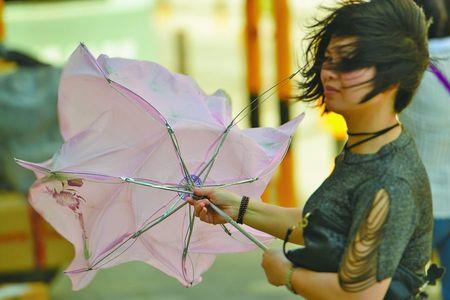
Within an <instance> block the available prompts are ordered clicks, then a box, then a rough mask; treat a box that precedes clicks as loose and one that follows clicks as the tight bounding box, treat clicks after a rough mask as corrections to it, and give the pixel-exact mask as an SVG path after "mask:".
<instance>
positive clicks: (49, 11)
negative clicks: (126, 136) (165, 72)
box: [0, 0, 439, 300]
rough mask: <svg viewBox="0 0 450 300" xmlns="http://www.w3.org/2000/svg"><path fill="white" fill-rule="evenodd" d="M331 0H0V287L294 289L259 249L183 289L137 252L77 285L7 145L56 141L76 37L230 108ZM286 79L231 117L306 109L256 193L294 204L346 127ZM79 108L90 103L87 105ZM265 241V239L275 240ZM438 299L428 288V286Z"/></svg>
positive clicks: (295, 62)
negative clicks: (182, 79) (283, 283)
mask: <svg viewBox="0 0 450 300" xmlns="http://www.w3.org/2000/svg"><path fill="white" fill-rule="evenodd" d="M333 3H334V1H333V0H329V1H321V0H259V1H258V0H196V1H187V0H84V1H82V0H67V1H39V0H35V1H4V0H0V41H1V43H0V55H1V56H0V284H1V285H0V299H209V298H210V297H214V298H215V299H217V300H219V299H228V298H230V297H231V298H235V299H274V298H277V299H294V298H296V297H294V296H293V295H291V294H290V293H289V292H288V291H286V290H285V289H284V288H275V287H273V286H270V285H269V284H268V283H267V282H266V279H265V276H264V273H263V271H262V269H261V267H260V260H261V253H260V252H259V251H255V252H252V253H245V254H233V255H221V256H219V257H218V259H217V261H216V263H215V264H214V265H213V267H212V268H211V269H210V270H209V271H208V272H206V273H205V274H204V281H203V282H202V283H201V284H199V285H198V286H196V287H193V288H191V289H185V288H183V287H182V286H181V285H180V284H179V283H178V282H177V281H176V280H175V279H172V278H169V277H167V276H166V275H164V274H163V273H161V272H159V271H157V270H155V269H153V268H151V267H149V266H147V265H145V264H143V263H129V264H123V265H120V266H118V267H114V268H112V269H108V270H104V271H101V272H100V273H99V274H98V275H97V277H96V278H95V279H94V281H93V282H92V283H91V284H90V285H89V286H88V287H87V288H85V289H83V290H82V291H79V292H73V291H71V287H70V283H69V280H68V278H67V277H65V276H64V275H63V273H62V270H64V268H65V267H66V266H67V264H68V263H69V262H70V260H71V258H72V257H73V252H72V251H73V250H72V247H71V245H70V244H69V243H68V242H67V241H65V240H64V239H63V238H62V237H60V236H59V235H58V234H57V233H56V232H55V231H54V230H53V229H52V228H51V227H50V226H49V225H48V224H46V223H45V221H43V219H42V218H41V217H40V216H39V215H37V214H36V213H35V212H34V211H33V210H32V209H31V208H30V206H29V205H28V204H27V201H26V194H27V190H28V188H29V186H30V185H31V184H32V182H33V181H34V175H33V174H32V173H31V172H29V171H26V170H24V169H22V168H20V167H19V166H17V165H16V164H15V163H14V161H13V159H12V158H13V157H18V158H21V159H24V160H29V161H34V162H41V161H44V160H47V159H49V158H50V157H51V156H52V154H53V153H54V152H55V151H56V150H57V149H58V147H59V146H60V145H61V142H62V139H61V137H60V135H59V129H58V123H57V115H56V102H57V89H58V83H59V76H60V73H61V70H62V68H63V66H64V63H65V61H66V60H67V59H68V57H69V56H70V54H71V53H72V51H74V49H75V48H76V47H77V46H78V44H79V43H80V42H83V43H85V44H86V45H87V47H89V49H90V50H91V51H92V52H93V53H94V55H99V54H102V53H104V54H107V55H108V56H112V57H114V56H118V57H126V58H132V59H140V60H151V61H155V62H157V63H159V64H161V65H163V66H165V67H166V68H168V69H170V70H171V71H174V72H179V73H185V74H188V75H190V76H192V77H193V78H194V79H195V80H196V81H197V83H198V84H199V85H200V87H201V88H202V89H204V90H205V91H206V92H207V93H213V92H214V91H215V90H217V89H219V88H221V89H224V90H225V91H226V92H227V93H228V94H229V95H230V96H231V100H232V106H233V113H234V114H237V113H238V112H239V111H241V110H242V109H243V108H244V107H245V106H246V105H248V104H249V102H250V100H251V99H254V98H255V97H256V96H258V95H259V94H261V93H262V92H264V91H265V90H267V89H268V88H270V87H271V86H273V85H274V84H276V83H277V82H279V81H281V80H282V79H284V78H286V77H287V76H289V75H290V74H292V73H293V72H294V71H295V70H297V69H298V66H299V65H301V63H302V56H303V53H304V43H303V42H302V40H303V38H304V36H305V32H306V26H307V25H308V24H310V23H311V22H312V21H313V17H315V16H316V17H317V16H319V15H320V14H321V11H320V10H318V6H319V5H320V4H327V5H332V4H333ZM295 94H296V84H295V81H291V82H290V84H288V85H286V86H284V87H282V88H280V89H278V90H277V92H276V93H274V94H273V96H272V97H270V98H269V99H268V100H267V101H265V102H264V103H261V104H260V105H258V107H257V108H256V107H255V110H254V111H253V112H252V114H251V115H249V116H248V118H247V119H246V120H245V122H242V123H241V124H242V125H241V126H243V127H250V126H279V125H280V124H282V123H284V122H286V121H287V120H289V119H290V118H292V117H294V116H296V115H298V114H299V113H302V112H306V119H305V121H304V122H303V123H302V124H301V126H300V128H299V129H298V131H297V133H296V135H295V138H294V140H293V143H292V147H291V150H290V151H289V153H288V155H287V156H286V158H285V160H284V162H283V164H282V166H281V167H280V168H279V170H278V172H277V174H276V175H275V176H274V178H273V180H272V182H271V183H270V185H269V187H268V189H267V191H266V192H265V194H264V199H263V200H264V201H267V202H271V203H276V204H279V205H283V206H302V205H303V203H304V201H305V200H306V199H307V198H308V196H309V195H310V194H311V193H312V192H313V191H314V190H315V189H316V188H317V187H318V186H319V185H320V184H321V182H322V181H323V180H324V179H325V178H326V177H327V176H328V174H329V173H330V171H331V170H332V167H333V160H334V156H335V155H336V153H337V152H338V151H339V149H340V147H342V143H343V140H344V139H345V131H346V128H345V125H344V124H343V121H342V119H340V117H339V116H337V115H327V116H321V113H320V111H319V110H318V109H315V108H314V107H312V106H307V105H305V104H300V103H295V102H292V101H291V100H292V97H293V96H295ZM87 109H88V108H87ZM279 246H280V244H279V243H275V244H274V245H273V247H279ZM433 296H434V297H435V298H434V299H439V297H438V295H433Z"/></svg>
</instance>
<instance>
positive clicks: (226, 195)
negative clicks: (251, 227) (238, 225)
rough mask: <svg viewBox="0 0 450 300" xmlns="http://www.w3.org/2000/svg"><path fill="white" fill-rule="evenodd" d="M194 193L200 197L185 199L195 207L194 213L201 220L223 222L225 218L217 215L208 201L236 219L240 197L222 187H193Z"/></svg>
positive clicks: (215, 222)
mask: <svg viewBox="0 0 450 300" xmlns="http://www.w3.org/2000/svg"><path fill="white" fill-rule="evenodd" d="M194 195H195V196H197V197H200V198H201V199H200V200H194V199H193V198H192V197H187V198H186V200H187V201H188V202H189V204H191V205H193V206H194V208H195V215H196V216H197V217H199V218H200V220H202V221H203V222H206V223H210V224H224V223H226V221H225V219H224V218H222V217H221V216H219V215H218V214H217V213H216V212H215V211H214V210H213V209H212V208H210V207H209V204H210V202H212V203H214V204H215V205H216V206H218V207H219V208H220V209H221V210H222V211H223V212H225V213H226V214H227V215H229V216H230V217H231V218H232V219H233V220H236V218H237V215H238V213H239V206H240V203H241V197H239V196H238V195H236V194H234V193H232V192H228V191H225V190H222V189H210V188H202V189H200V188H195V189H194Z"/></svg>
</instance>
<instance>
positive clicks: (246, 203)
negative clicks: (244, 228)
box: [236, 196, 250, 224]
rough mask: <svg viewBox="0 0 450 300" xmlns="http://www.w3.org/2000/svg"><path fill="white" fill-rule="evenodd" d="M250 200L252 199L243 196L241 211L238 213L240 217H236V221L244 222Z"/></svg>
mask: <svg viewBox="0 0 450 300" xmlns="http://www.w3.org/2000/svg"><path fill="white" fill-rule="evenodd" d="M249 201H250V198H249V197H247V196H242V199H241V206H239V213H238V217H237V219H236V223H238V224H244V215H245V212H246V211H247V207H248V202H249Z"/></svg>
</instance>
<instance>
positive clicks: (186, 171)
mask: <svg viewBox="0 0 450 300" xmlns="http://www.w3.org/2000/svg"><path fill="white" fill-rule="evenodd" d="M95 64H96V65H97V67H99V68H100V66H99V65H98V63H97V61H96V60H95ZM100 70H102V69H101V68H100ZM102 74H103V76H104V77H105V79H106V81H107V82H108V84H109V86H110V87H112V88H113V89H114V90H115V91H116V92H118V93H119V94H120V95H122V96H123V97H125V98H128V99H130V98H129V97H128V96H126V95H125V94H123V93H122V92H120V91H119V90H118V89H117V88H116V87H114V85H113V84H115V85H117V86H119V87H121V88H123V89H125V90H127V91H128V92H130V93H132V94H133V95H135V96H136V97H138V98H139V99H140V100H141V101H142V102H144V103H145V105H149V106H150V107H151V108H152V110H154V111H155V112H156V113H157V114H158V117H160V118H161V120H162V121H163V122H164V126H165V127H166V129H167V131H168V133H169V136H170V139H171V141H172V144H173V146H174V148H175V152H176V155H177V157H178V159H179V160H180V163H181V167H182V169H183V173H184V176H185V178H186V180H187V181H188V182H189V184H191V185H193V184H194V182H193V181H192V178H191V176H190V173H189V171H188V169H187V167H186V164H185V162H184V160H183V158H182V157H181V151H180V147H179V144H178V140H177V138H176V135H175V132H174V130H173V128H172V127H171V126H170V124H169V122H168V121H167V120H166V118H164V116H163V115H162V114H161V112H160V111H159V110H157V109H156V108H155V107H154V106H153V105H151V104H150V103H149V102H148V101H147V100H146V99H145V98H144V97H142V96H141V95H139V94H138V93H136V92H135V91H133V90H131V89H129V88H127V87H126V86H124V85H122V84H121V83H119V82H117V81H114V80H112V79H111V78H109V77H107V76H106V75H105V74H104V72H103V71H102ZM131 100H133V99H131Z"/></svg>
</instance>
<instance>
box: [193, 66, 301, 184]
mask: <svg viewBox="0 0 450 300" xmlns="http://www.w3.org/2000/svg"><path fill="white" fill-rule="evenodd" d="M299 72H300V70H298V71H296V72H294V73H292V74H291V75H289V76H288V77H286V78H284V79H283V80H281V81H280V82H278V83H277V84H275V85H273V86H272V87H270V88H269V89H267V90H266V91H264V92H263V93H262V94H261V95H259V96H258V97H256V98H255V99H253V100H252V101H251V102H250V104H248V105H247V106H246V107H244V109H242V110H241V111H240V112H239V113H238V114H237V115H236V116H235V117H234V118H233V119H232V120H231V122H230V123H229V125H228V126H227V128H226V129H225V131H224V132H223V133H222V135H221V138H222V139H221V141H220V144H219V146H218V147H217V149H216V151H215V153H214V155H213V156H212V157H211V159H210V160H209V161H208V163H207V164H206V165H205V167H204V168H203V169H202V170H201V171H200V174H203V172H204V171H205V170H206V169H208V171H207V174H206V175H205V177H204V178H203V182H205V181H206V178H207V177H208V175H209V172H210V171H211V169H212V166H213V164H214V162H215V160H216V158H217V156H218V154H219V151H220V149H221V148H222V145H223V143H224V141H225V138H226V137H227V135H228V133H229V131H230V129H231V128H232V127H234V126H235V125H236V124H238V123H239V122H241V121H242V120H243V119H244V118H245V117H246V116H247V115H248V114H249V113H250V112H252V111H253V110H254V108H253V109H251V110H250V111H249V112H247V113H245V114H244V115H243V116H242V117H241V118H240V119H239V120H238V121H236V120H237V119H238V117H239V116H240V115H241V114H242V113H243V112H244V111H245V110H247V109H248V108H249V107H251V106H252V104H253V103H255V102H256V101H258V100H259V99H260V98H262V97H263V96H264V95H266V94H267V93H268V92H270V91H271V90H273V89H275V88H276V87H278V86H280V85H281V86H284V85H285V84H287V82H288V81H289V80H291V79H292V78H293V77H294V76H295V75H297V74H298V73H299ZM277 90H278V89H276V90H274V91H272V92H271V93H270V94H269V95H268V96H267V97H265V98H263V101H262V102H261V103H263V102H265V101H267V100H268V99H269V98H270V97H271V96H272V95H273V94H274V93H275V92H276V91H277ZM258 105H259V104H258ZM199 176H200V175H199Z"/></svg>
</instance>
